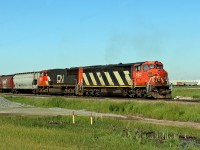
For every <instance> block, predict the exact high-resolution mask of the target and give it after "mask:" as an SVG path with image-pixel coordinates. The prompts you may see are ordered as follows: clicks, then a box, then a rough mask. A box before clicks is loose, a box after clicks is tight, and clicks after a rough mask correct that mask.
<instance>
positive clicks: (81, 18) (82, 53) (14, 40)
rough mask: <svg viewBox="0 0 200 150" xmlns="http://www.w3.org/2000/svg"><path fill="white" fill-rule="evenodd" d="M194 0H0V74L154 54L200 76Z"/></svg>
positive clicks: (179, 75) (173, 68)
mask: <svg viewBox="0 0 200 150" xmlns="http://www.w3.org/2000/svg"><path fill="white" fill-rule="evenodd" d="M199 8H200V1H198V0H168V1H161V0H0V56H1V59H0V74H12V73H18V72H28V71H36V70H43V69H53V68H68V67H74V66H88V65H99V64H102V65H103V64H115V63H119V62H122V63H131V62H140V61H147V60H159V61H161V62H163V63H164V65H165V69H166V70H167V71H168V72H169V76H170V79H188V80H197V79H200V69H199V65H200V62H199V58H200V42H199V41H200V17H199V16H200V9H199Z"/></svg>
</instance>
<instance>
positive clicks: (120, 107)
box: [6, 96, 200, 122]
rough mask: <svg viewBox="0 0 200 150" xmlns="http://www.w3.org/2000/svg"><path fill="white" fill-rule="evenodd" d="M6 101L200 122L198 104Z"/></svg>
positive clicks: (50, 100) (57, 98) (9, 97)
mask: <svg viewBox="0 0 200 150" xmlns="http://www.w3.org/2000/svg"><path fill="white" fill-rule="evenodd" d="M6 98H7V99H9V100H11V101H14V102H20V103H24V104H29V105H34V106H37V107H61V108H67V109H77V110H79V109H85V110H88V111H96V112H104V113H115V114H122V115H136V116H141V117H148V118H156V119H166V120H179V121H194V122H200V104H187V103H178V102H166V101H151V100H150V101H126V102H123V101H115V100H108V99H104V100H102V99H98V100H91V99H90V100H87V99H73V98H64V97H54V98H34V97H12V96H7V97H6Z"/></svg>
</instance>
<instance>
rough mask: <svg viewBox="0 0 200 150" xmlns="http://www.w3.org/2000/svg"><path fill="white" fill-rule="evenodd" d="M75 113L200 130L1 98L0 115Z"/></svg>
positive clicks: (196, 125)
mask: <svg viewBox="0 0 200 150" xmlns="http://www.w3.org/2000/svg"><path fill="white" fill-rule="evenodd" d="M73 112H74V113H75V115H77V116H91V114H92V115H93V116H98V117H111V118H119V119H122V120H129V121H140V122H145V123H151V124H159V125H167V126H178V127H190V128H195V129H199V130H200V123H195V122H180V121H170V120H158V119H151V118H143V117H138V116H123V115H116V114H110V113H97V112H91V111H86V110H71V109H63V108H38V107H34V106H30V105H24V104H21V103H15V102H11V101H9V100H7V99H5V98H3V97H0V114H9V115H10V114H13V115H24V116H25V115H27V116H58V115H65V116H69V115H72V114H73Z"/></svg>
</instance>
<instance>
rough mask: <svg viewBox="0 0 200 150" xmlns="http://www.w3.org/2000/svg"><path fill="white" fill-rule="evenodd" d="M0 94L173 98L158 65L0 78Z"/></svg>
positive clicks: (92, 68)
mask: <svg viewBox="0 0 200 150" xmlns="http://www.w3.org/2000/svg"><path fill="white" fill-rule="evenodd" d="M0 90H1V91H10V92H14V93H18V92H28V91H29V92H30V91H31V92H34V93H35V94H63V95H77V96H94V97H100V96H119V95H120V96H123V97H133V98H134V97H140V98H171V90H170V85H169V79H168V73H167V71H165V70H164V68H163V64H162V63H161V62H159V61H146V62H137V63H128V64H122V63H120V64H112V65H99V66H86V67H73V68H65V69H51V70H43V71H38V72H30V73H21V74H15V75H9V76H1V77H0Z"/></svg>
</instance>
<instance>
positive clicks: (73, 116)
mask: <svg viewBox="0 0 200 150" xmlns="http://www.w3.org/2000/svg"><path fill="white" fill-rule="evenodd" d="M72 120H73V124H75V115H74V111H73V115H72Z"/></svg>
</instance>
